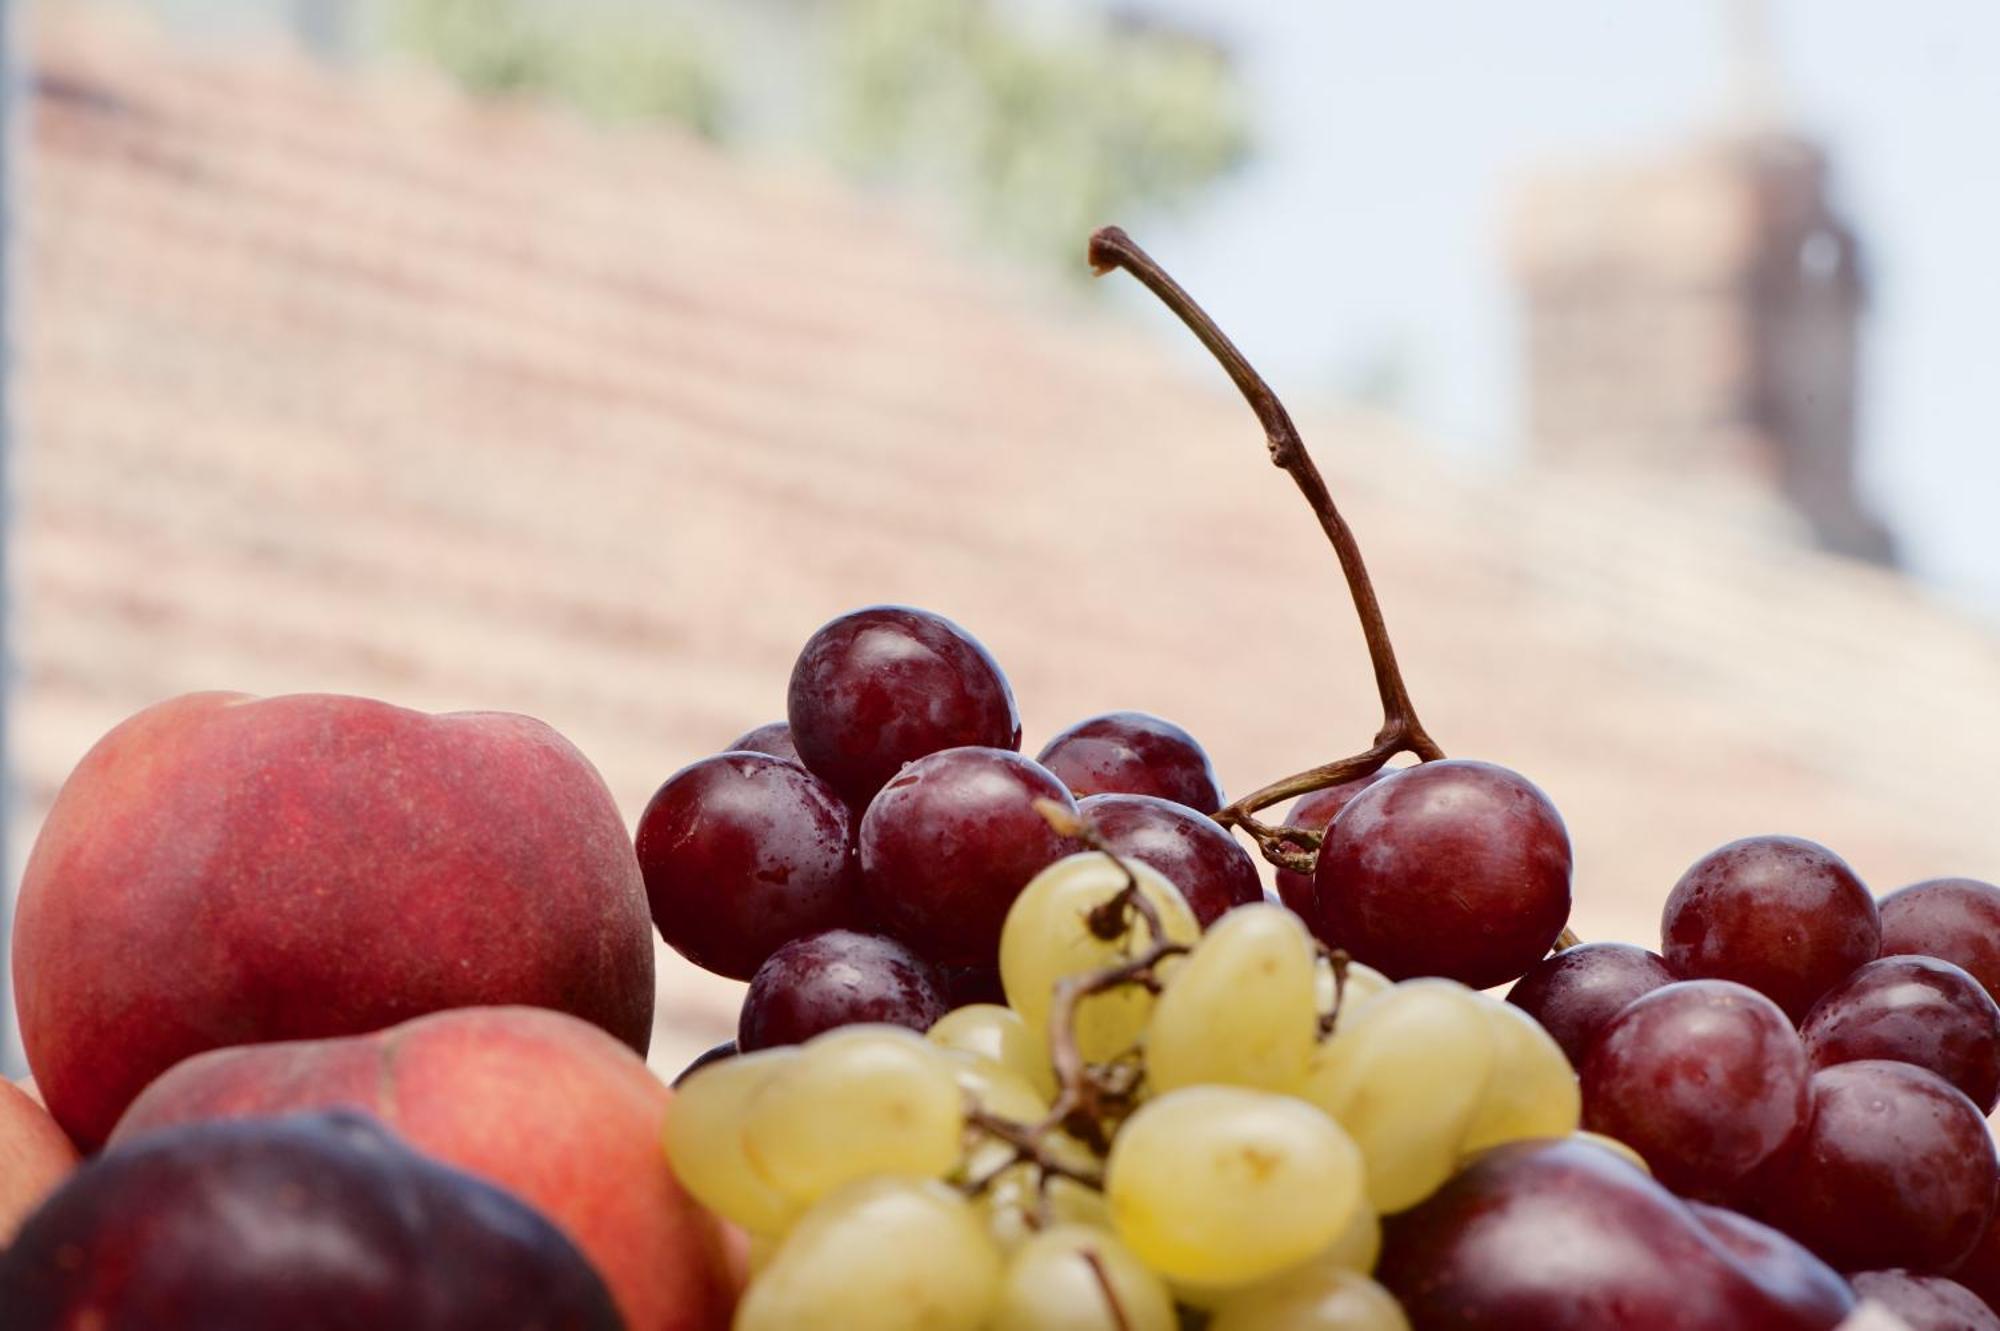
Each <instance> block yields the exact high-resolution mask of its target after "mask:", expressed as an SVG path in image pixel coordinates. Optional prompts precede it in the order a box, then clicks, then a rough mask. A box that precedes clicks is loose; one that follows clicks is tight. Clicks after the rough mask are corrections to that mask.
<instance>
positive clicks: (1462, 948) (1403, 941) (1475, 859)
mask: <svg viewBox="0 0 2000 1331" xmlns="http://www.w3.org/2000/svg"><path fill="white" fill-rule="evenodd" d="M1314 887H1315V891H1316V893H1317V896H1318V907H1319V914H1318V916H1317V918H1316V920H1315V921H1314V922H1313V923H1314V929H1313V932H1314V933H1316V934H1318V935H1319V937H1320V938H1321V939H1322V940H1323V941H1325V942H1326V943H1328V944H1330V945H1331V946H1334V947H1340V948H1345V949H1346V950H1347V952H1348V954H1349V955H1351V956H1352V957H1353V958H1354V959H1355V960H1356V961H1361V962H1366V963H1367V964H1368V965H1370V966H1373V967H1375V969H1377V970H1379V971H1381V972H1382V973H1383V974H1384V975H1387V976H1388V977H1389V978H1390V979H1392V980H1403V979H1408V978H1410V977H1412V976H1417V975H1441V976H1444V977H1446V978H1448V979H1453V980H1457V981H1459V982H1460V983H1461V984H1465V985H1469V986H1471V987H1472V988H1474V989H1487V988H1491V987H1492V986H1494V985H1496V984H1503V983H1505V982H1506V981H1508V980H1512V979H1514V978H1515V977H1516V976H1518V975H1520V974H1521V973H1522V972H1523V971H1525V970H1527V969H1528V968H1529V967H1530V966H1532V965H1534V964H1535V963H1536V962H1537V961H1540V960H1541V959H1542V957H1543V956H1545V955H1546V954H1547V953H1548V950H1549V947H1550V946H1551V945H1552V944H1553V943H1554V942H1555V941H1556V935H1557V934H1559V933H1561V932H1562V927H1563V924H1564V922H1565V921H1566V920H1568V919H1569V902H1570V847H1569V834H1568V833H1567V832H1566V831H1564V829H1563V823H1562V818H1561V816H1560V815H1559V814H1557V813H1556V810H1555V806H1554V805H1552V804H1550V803H1549V801H1548V797H1547V796H1545V795H1544V794H1542V792H1541V791H1540V790H1539V789H1537V788H1536V786H1535V785H1534V783H1533V782H1531V781H1529V780H1528V779H1527V778H1526V777H1523V776H1521V775H1520V774H1519V773H1516V772H1510V771H1508V770H1507V769H1506V768H1504V767H1496V766H1494V765H1493V764H1491V763H1482V762H1470V761H1467V760H1464V759H1448V760H1443V761H1439V762H1430V763H1424V764H1422V765H1420V766H1417V767H1412V768H1410V769H1408V770H1407V771H1403V772H1397V773H1395V774H1394V775H1392V776H1389V777H1387V778H1385V779H1383V780H1381V781H1378V782H1376V783H1375V784H1374V785H1371V786H1369V787H1368V788H1367V789H1365V790H1363V791H1361V792H1360V793H1359V794H1357V795H1356V796H1355V797H1354V799H1353V800H1352V801H1351V802H1350V803H1349V804H1348V806H1347V807H1346V808H1345V809H1343V810H1342V811H1341V813H1340V816H1339V817H1338V818H1337V819H1335V821H1334V824H1333V827H1332V830H1331V831H1330V832H1329V834H1328V836H1327V838H1326V841H1325V844H1324V845H1322V846H1321V847H1320V855H1319V867H1318V869H1317V871H1316V873H1315V875H1314Z"/></svg>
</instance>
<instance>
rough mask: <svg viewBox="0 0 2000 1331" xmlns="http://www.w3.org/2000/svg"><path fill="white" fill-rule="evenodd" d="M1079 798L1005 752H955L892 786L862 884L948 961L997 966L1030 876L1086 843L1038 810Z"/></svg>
mask: <svg viewBox="0 0 2000 1331" xmlns="http://www.w3.org/2000/svg"><path fill="white" fill-rule="evenodd" d="M1040 799H1046V800H1052V801H1054V802H1055V803H1057V804H1058V805H1061V806H1062V807H1064V808H1065V809H1067V810H1068V811H1069V812H1070V813H1071V814H1072V815H1073V814H1075V812H1076V803H1075V801H1074V800H1072V799H1071V798H1070V793H1069V791H1068V790H1067V789H1066V788H1065V787H1064V786H1063V783H1062V782H1060V781H1058V780H1056V779H1055V777H1054V776H1053V775H1051V774H1050V772H1049V770H1048V769H1047V768H1046V767H1043V766H1042V765H1041V764H1040V763H1038V762H1035V761H1033V760H1032V759H1028V758H1023V757H1022V756H1021V755H1020V754H1018V753H1013V752H1010V751H1008V750H1006V749H980V748H965V749H946V750H945V751H944V752H942V753H933V754H931V755H930V756H929V757H926V758H919V759H918V760H917V761H916V762H913V763H911V764H910V765H909V766H908V767H905V768H904V769H903V770H902V772H901V773H900V774H899V775H898V776H897V777H896V779H895V780H894V781H891V782H890V783H889V784H888V785H886V786H884V787H883V788H882V790H881V793H880V794H878V795H876V796H875V799H874V800H873V802H871V803H870V804H869V806H868V812H867V814H866V815H865V816H863V818H862V819H861V841H860V844H861V887H862V893H863V895H864V896H865V897H866V899H867V903H868V906H869V909H870V911H871V912H872V913H873V915H874V918H875V919H877V920H878V921H880V922H881V924H882V926H883V927H884V928H885V929H887V930H888V932H890V933H892V934H894V935H895V936H896V937H898V938H900V939H902V940H903V941H904V942H905V943H908V944H909V945H910V946H911V947H913V948H915V949H916V950H917V951H918V952H921V953H922V954H923V955H924V956H925V957H927V958H928V959H929V960H931V961H932V962H935V963H936V964H938V965H941V966H990V965H994V964H996V962H997V961H998V959H999V956H1000V926H1001V925H1002V924H1003V923H1005V922H1006V919H1007V908H1008V907H1010V906H1012V905H1013V904H1014V898H1015V897H1017V896H1019V895H1020V893H1021V889H1022V888H1023V887H1026V886H1027V884H1028V880H1029V879H1030V878H1033V877H1034V876H1035V875H1036V874H1038V873H1040V872H1041V871H1042V870H1043V869H1045V868H1047V867H1048V866H1049V865H1051V864H1053V863H1055V862H1056V861H1057V860H1059V859H1061V858H1062V857H1063V856H1065V855H1069V854H1072V853H1074V852H1075V851H1077V850H1079V849H1081V847H1080V846H1078V845H1077V844H1076V843H1075V842H1073V841H1071V840H1069V839H1068V838H1066V837H1062V836H1058V835H1057V834H1056V832H1055V830H1054V829H1053V828H1051V827H1050V826H1049V824H1048V821H1047V820H1046V819H1044V818H1043V817H1042V815H1041V814H1040V813H1038V812H1036V811H1035V801H1036V800H1040Z"/></svg>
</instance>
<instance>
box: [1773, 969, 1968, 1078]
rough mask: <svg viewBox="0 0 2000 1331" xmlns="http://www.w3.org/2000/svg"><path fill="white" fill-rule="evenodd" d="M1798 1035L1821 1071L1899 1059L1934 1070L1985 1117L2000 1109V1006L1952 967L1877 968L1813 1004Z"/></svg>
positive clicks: (1862, 971) (1858, 974) (1860, 972)
mask: <svg viewBox="0 0 2000 1331" xmlns="http://www.w3.org/2000/svg"><path fill="white" fill-rule="evenodd" d="M1799 1035H1800V1037H1801V1038H1802V1039H1804V1040H1805V1042H1806V1053H1807V1055H1808V1056H1809V1057H1810V1058H1811V1059H1812V1062H1813V1066H1814V1067H1816V1068H1824V1067H1831V1066H1833V1065H1834V1064H1836V1063H1853V1062H1856V1061H1857V1060H1860V1059H1864V1058H1888V1059H1894V1060H1896V1061H1898V1062H1902V1063H1914V1064H1916V1065H1917V1066H1918V1067H1920V1068H1929V1069H1930V1070H1931V1071H1932V1072H1935V1073H1937V1074H1938V1076H1940V1077H1943V1078H1944V1079H1945V1080H1946V1081H1948V1082H1950V1083H1951V1084H1952V1085H1953V1086H1956V1087H1957V1088H1958V1089H1959V1090H1961V1091H1963V1092H1965V1094H1966V1097H1967V1098H1968V1099H1970V1100H1971V1101H1972V1102H1973V1103H1974V1104H1976V1105H1978V1106H1979V1110H1980V1112H1981V1113H1983V1114H1990V1113H1992V1112H1993V1107H1994V1105H1995V1103H1996V1102H2000V1004H1996V1003H1994V1001H1993V999H1992V997H1991V995H1989V994H1988V993H1987V992H1986V990H1985V989H1984V988H1982V987H1981V986H1980V983H1979V981H1977V980H1975V979H1973V978H1972V977H1971V976H1970V975H1968V974H1966V973H1965V972H1964V971H1963V970H1960V969H1959V968H1958V967H1957V966H1954V965H1952V964H1951V963H1950V962H1948V961H1940V960H1938V959H1937V958H1936V957H1917V956H1898V957H1883V958H1882V959H1880V960H1879V961H1871V962H1869V963H1868V964H1867V965H1866V966H1863V967H1862V968H1861V969H1860V970H1858V971H1856V972H1854V974H1852V975H1850V976H1848V977H1847V978H1846V979H1845V980H1842V981H1841V982H1840V983H1839V984H1837V985H1835V986H1834V987H1833V988H1831V989H1829V990H1828V991H1827V992H1826V996H1825V997H1823V998H1821V999H1820V1000H1819V1002H1818V1003H1816V1004H1814V1006H1813V1010H1812V1011H1811V1012H1810V1013H1809V1014H1808V1015H1807V1016H1806V1020H1805V1024H1804V1025H1803V1026H1801V1027H1800V1028H1799Z"/></svg>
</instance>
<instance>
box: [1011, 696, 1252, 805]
mask: <svg viewBox="0 0 2000 1331" xmlns="http://www.w3.org/2000/svg"><path fill="white" fill-rule="evenodd" d="M1037 761H1039V762H1040V763H1041V764H1042V766H1044V767H1046V768H1048V769H1049V770H1050V771H1051V772H1054V773H1055V774H1056V777H1057V778H1058V779H1059V780H1061V782H1062V783H1063V784H1064V785H1066V786H1068V787H1069V788H1070V792H1071V793H1072V794H1074V795H1075V796H1076V797H1077V798H1078V799H1083V798H1084V797H1086V796H1089V795H1157V796H1158V797H1159V798H1161V799H1163V800H1172V801H1173V802H1174V803H1176V804H1185V805H1187V807H1189V808H1190V809H1193V810H1194V811H1195V812H1196V813H1214V812H1215V811H1216V810H1217V809H1219V808H1221V807H1222V786H1221V785H1220V783H1218V782H1217V781H1216V779H1215V768H1214V766H1212V765H1211V764H1210V763H1209V761H1208V754H1207V752H1206V751H1205V750H1203V748H1202V747H1201V745H1199V744H1197V743H1196V742H1195V738H1194V736H1193V735H1190V734H1188V733H1187V731H1185V730H1182V729H1181V728H1180V727H1179V726H1177V725H1175V724H1174V723H1173V722H1171V721H1162V720H1161V719H1160V718H1159V717H1157V716H1149V715H1147V714H1146V713H1145V712H1106V713H1105V714H1104V715H1102V716H1093V717H1091V718H1090V719H1089V720H1087V721H1079V722H1077V723H1076V724H1075V725H1073V726H1071V727H1070V728H1069V729H1068V730H1065V731H1063V732H1062V734H1060V735H1057V736H1056V737H1055V738H1054V739H1052V740H1050V741H1049V742H1048V743H1047V744H1045V745H1043V746H1042V751H1041V753H1040V754H1038V755H1037Z"/></svg>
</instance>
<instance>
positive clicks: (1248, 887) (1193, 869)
mask: <svg viewBox="0 0 2000 1331" xmlns="http://www.w3.org/2000/svg"><path fill="white" fill-rule="evenodd" d="M1076 807H1077V811H1078V812H1080V813H1081V814H1082V815H1083V817H1084V819H1085V820H1086V821H1087V822H1088V823H1089V824H1090V827H1091V830H1092V831H1094V832H1095V833H1097V836H1098V839H1099V840H1101V841H1102V842H1103V843H1104V845H1105V848H1106V849H1108V850H1110V851H1111V852H1113V853H1114V854H1117V855H1123V856H1125V857H1126V858H1128V859H1134V860H1141V861H1143V862H1145V863H1147V864H1150V865H1152V866H1153V867H1154V868H1155V869H1158V870H1159V871H1160V872H1161V873H1162V874H1164V875H1166V879H1167V881H1168V882H1170V883H1172V884H1173V885H1174V886H1175V887H1178V888H1179V889H1180V890H1181V895H1182V896H1184V897H1186V898H1187V903H1188V906H1189V907H1190V908H1191V909H1192V910H1193V911H1194V916H1195V918H1196V919H1197V920H1200V921H1201V927H1202V928H1204V929H1206V928H1207V927H1208V926H1209V925H1211V924H1213V923H1215V922H1216V921H1217V920H1219V919H1221V918H1222V916H1223V913H1224V912H1226V911H1228V910H1230V909H1231V908H1232V907H1235V906H1241V905H1245V904H1247V903H1249V902H1252V901H1262V900H1263V899H1264V884H1263V880H1261V879H1260V878H1258V877H1257V865H1256V862H1255V861H1253V860H1252V859H1251V858H1250V852H1248V851H1246V850H1244V849H1243V847H1242V846H1241V845H1239V844H1238V843H1237V840H1236V838H1235V837H1233V836H1231V835H1229V833H1227V832H1225V831H1224V830H1223V829H1222V826H1221V824H1219V823H1217V822H1216V821H1215V820H1214V819H1212V818H1209V817H1207V816H1205V815H1203V814H1199V813H1196V812H1195V811H1194V810H1193V809H1190V808H1189V807H1187V806H1186V805H1185V804H1176V803H1174V802H1173V801H1172V800H1164V799H1157V798H1155V797H1153V796H1151V795H1092V796H1091V797H1090V798H1089V799H1086V800H1082V801H1079V802H1078V804H1077V806H1076Z"/></svg>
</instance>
